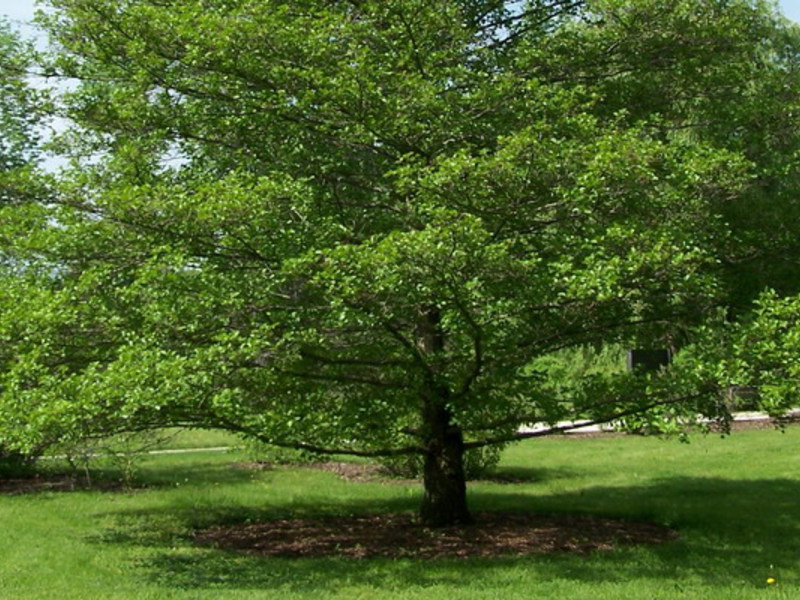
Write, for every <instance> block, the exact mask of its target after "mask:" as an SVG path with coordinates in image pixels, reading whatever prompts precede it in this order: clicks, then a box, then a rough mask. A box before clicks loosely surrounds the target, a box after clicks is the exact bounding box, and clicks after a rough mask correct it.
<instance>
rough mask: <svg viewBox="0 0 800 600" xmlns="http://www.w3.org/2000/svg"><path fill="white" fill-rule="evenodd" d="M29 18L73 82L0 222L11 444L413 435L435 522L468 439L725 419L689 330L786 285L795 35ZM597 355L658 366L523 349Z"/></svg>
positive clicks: (352, 13)
mask: <svg viewBox="0 0 800 600" xmlns="http://www.w3.org/2000/svg"><path fill="white" fill-rule="evenodd" d="M48 4H49V5H50V6H51V7H52V8H53V9H54V10H53V12H52V13H50V15H49V16H48V17H47V18H46V25H47V27H48V28H49V30H50V32H51V34H52V36H53V39H54V44H55V45H54V53H53V55H52V56H51V61H52V62H51V64H50V65H49V67H48V68H50V69H52V70H54V71H55V72H60V73H62V74H63V75H65V76H68V77H70V78H73V79H75V80H77V81H78V82H79V84H78V85H76V87H75V88H74V89H73V90H72V91H70V92H69V93H68V94H65V97H64V98H63V102H64V109H65V110H66V111H67V112H68V114H69V116H70V118H71V119H72V120H73V122H74V123H75V127H74V129H73V130H72V131H71V132H68V133H66V134H65V135H64V136H63V140H62V147H63V148H64V150H65V152H69V153H70V154H71V156H72V158H73V161H74V162H73V168H72V169H69V170H65V171H64V172H63V173H62V174H61V177H60V178H59V181H58V185H57V186H56V187H54V189H53V190H52V193H51V195H50V196H49V197H48V198H47V200H46V201H37V202H29V203H28V205H27V206H25V207H21V208H20V207H17V210H16V211H13V212H10V213H9V214H10V215H12V216H14V217H13V218H9V219H8V223H6V224H5V225H4V226H5V227H6V229H7V230H8V228H11V230H12V231H13V230H14V228H15V227H16V228H17V229H16V231H19V230H20V228H22V227H24V228H25V231H26V233H27V235H25V236H18V235H7V234H4V236H5V239H7V240H8V251H9V252H11V253H14V254H15V256H16V257H17V259H18V260H20V261H24V262H25V264H26V265H27V266H28V267H29V268H28V269H27V270H26V275H25V276H24V277H20V276H18V275H17V276H15V277H12V278H11V280H10V281H8V282H7V284H6V285H4V286H3V287H2V289H1V290H0V340H2V348H3V349H2V356H0V362H1V364H2V367H3V368H2V372H0V406H2V410H0V431H2V432H3V433H2V437H4V438H5V439H7V440H9V441H10V443H13V444H16V445H18V446H19V447H21V448H32V447H35V446H37V445H40V444H46V443H48V441H50V440H52V439H55V438H59V437H61V438H63V437H64V436H70V435H75V436H79V435H100V434H107V433H109V432H113V431H124V430H135V429H137V428H147V427H154V426H163V425H183V426H194V427H222V428H226V429H229V430H231V431H236V432H240V433H242V434H245V435H247V436H250V437H253V438H256V439H259V440H262V441H265V442H268V443H271V444H276V445H281V446H288V447H295V448H306V449H312V450H316V451H318V452H340V453H352V454H360V455H366V456H392V455H400V454H406V453H416V454H419V455H421V456H423V457H424V460H425V491H426V493H425V499H424V501H423V507H422V513H421V514H422V518H423V520H424V521H425V522H426V523H429V524H434V525H437V524H447V523H453V522H464V521H468V520H469V518H470V517H469V512H468V509H467V505H466V497H465V492H464V490H465V484H464V475H463V467H462V458H463V454H464V452H465V451H466V450H469V449H471V448H480V447H482V446H486V445H492V444H502V443H506V442H510V441H513V440H516V439H522V438H525V437H530V436H534V435H540V434H542V433H547V432H553V431H558V430H559V427H558V426H557V425H556V423H558V422H559V421H563V420H569V419H589V420H592V421H595V422H607V421H614V420H617V421H618V420H620V419H624V418H631V417H636V418H641V419H650V418H657V419H660V420H661V421H662V422H667V423H668V422H670V420H673V421H674V420H679V419H680V418H682V417H693V416H694V415H696V414H698V413H702V414H706V415H711V416H718V417H722V418H724V417H725V410H726V409H725V407H724V406H723V405H721V404H720V402H719V401H718V400H719V386H720V385H721V383H720V377H719V373H716V372H711V373H710V372H709V371H713V369H708V368H705V369H704V368H698V363H703V360H706V361H707V355H706V359H703V360H700V359H699V358H697V357H700V356H704V355H703V353H702V352H701V351H693V350H692V347H693V344H694V345H696V343H697V341H698V340H703V341H705V342H706V343H709V342H708V340H710V339H712V338H713V335H712V333H710V332H716V331H719V329H720V327H722V326H723V324H724V323H725V318H724V312H725V311H726V310H727V311H728V313H729V316H730V314H734V313H735V314H737V315H741V314H745V313H747V311H748V310H750V307H752V302H753V299H754V298H755V297H756V296H757V295H758V293H759V292H760V291H761V290H762V289H763V287H764V286H765V285H767V284H769V285H772V286H774V287H782V288H783V289H782V292H783V293H791V292H793V291H794V287H795V284H794V281H792V279H791V277H790V276H789V274H791V273H793V269H794V267H795V265H794V263H793V262H792V261H791V260H790V258H791V257H793V256H795V255H796V249H797V243H798V242H797V240H798V239H800V238H799V237H798V235H797V234H798V231H797V222H798V221H797V216H798V210H799V208H800V204H798V200H797V193H796V192H797V189H798V183H799V182H800V179H798V170H797V169H798V167H797V160H796V158H797V153H798V150H799V149H800V136H798V117H799V116H800V112H798V102H799V100H798V99H800V94H798V92H800V73H798V65H799V64H800V63H798V51H799V50H800V37H798V35H800V32H798V30H797V28H796V27H795V26H792V25H790V24H789V23H788V22H787V21H785V20H784V19H782V18H781V17H780V16H778V15H777V14H776V13H775V12H774V10H773V7H772V5H770V4H768V3H765V2H760V1H750V0H675V1H674V2H662V1H661V0H636V1H633V0H587V1H579V0H578V1H568V0H529V1H525V2H504V1H497V0H447V1H442V2H435V3H434V2H426V1H422V0H392V1H391V2H386V1H385V0H384V1H377V0H358V1H354V0H349V1H344V0H342V1H338V0H326V1H322V0H303V1H299V2H298V1H296V0H293V1H292V2H284V1H278V0H273V1H269V2H264V1H255V0H167V1H165V0H158V1H156V0H128V1H126V2H119V0H92V1H91V2H87V1H85V0H50V1H49V2H48ZM756 275H757V277H756ZM698 331H700V332H702V334H698V333H695V332H698ZM609 343H624V344H628V345H629V346H631V347H634V346H638V347H663V346H670V347H679V346H681V347H684V348H685V349H686V351H685V352H682V353H681V355H682V356H683V358H680V357H679V358H678V360H676V362H675V364H674V365H673V366H671V367H670V368H669V369H665V370H663V371H662V372H660V373H657V374H652V375H649V376H645V377H635V376H633V375H631V374H618V375H613V376H608V377H590V378H586V380H585V381H579V382H576V383H575V385H574V389H573V390H571V394H570V396H569V397H565V396H564V394H562V393H557V391H556V389H555V387H554V386H553V384H552V382H550V381H548V379H547V376H546V373H544V372H543V371H542V370H540V369H538V368H537V366H536V361H537V359H539V358H541V357H544V356H547V355H549V354H551V353H553V352H555V351H558V350H561V349H564V348H577V347H584V346H586V345H595V346H599V345H603V344H609ZM718 347H719V346H718V345H717V346H715V348H718ZM705 366H706V367H707V366H708V365H707V362H706V364H705ZM530 423H543V424H546V425H548V426H549V428H548V427H545V429H544V430H543V431H539V432H534V433H519V432H518V428H519V426H520V425H523V424H530Z"/></svg>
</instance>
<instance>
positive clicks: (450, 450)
mask: <svg viewBox="0 0 800 600" xmlns="http://www.w3.org/2000/svg"><path fill="white" fill-rule="evenodd" d="M420 317H421V318H420V321H419V323H418V330H417V334H418V343H419V348H420V351H421V352H422V353H423V354H424V355H425V356H429V357H435V356H436V355H437V354H439V353H441V352H442V351H443V350H444V347H445V336H444V332H443V331H442V327H441V314H440V312H439V310H438V309H437V308H436V307H428V308H427V309H426V310H424V311H423V312H422V313H421V315H420ZM434 362H435V361H434ZM449 398H450V390H449V389H448V388H447V387H446V386H444V385H442V384H441V383H440V382H438V381H437V373H436V369H435V368H431V371H430V373H429V379H428V381H427V384H426V385H425V388H424V390H423V393H422V406H423V410H422V420H423V431H424V432H425V464H424V468H423V485H424V488H425V490H424V494H423V497H422V506H421V507H420V520H421V521H422V524H423V525H426V526H428V527H446V526H448V525H466V524H467V523H471V522H472V517H471V515H470V514H469V509H468V508H467V480H466V477H465V475H464V436H463V434H462V432H461V428H460V427H458V425H456V424H454V423H453V421H452V414H451V413H450V410H449V409H448V406H447V403H448V400H449Z"/></svg>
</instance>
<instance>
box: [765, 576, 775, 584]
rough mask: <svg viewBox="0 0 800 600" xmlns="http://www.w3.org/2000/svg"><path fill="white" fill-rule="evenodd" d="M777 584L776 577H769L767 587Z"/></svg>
mask: <svg viewBox="0 0 800 600" xmlns="http://www.w3.org/2000/svg"><path fill="white" fill-rule="evenodd" d="M774 583H775V578H774V577H767V585H773V584H774Z"/></svg>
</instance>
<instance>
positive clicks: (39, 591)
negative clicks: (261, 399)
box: [0, 428, 800, 600]
mask: <svg viewBox="0 0 800 600" xmlns="http://www.w3.org/2000/svg"><path fill="white" fill-rule="evenodd" d="M193 445H194V444H193ZM242 457H243V455H242V454H239V453H236V452H233V453H218V452H217V453H213V452H208V453H199V454H189V455H166V456H157V457H151V458H149V459H147V461H146V462H145V463H144V464H143V465H142V467H141V472H140V479H141V481H142V482H143V483H144V484H146V485H147V487H146V488H144V489H139V490H136V491H133V492H129V493H125V492H110V491H101V490H97V491H77V492H55V491H52V492H37V493H31V494H20V495H0V523H2V526H3V532H2V533H3V535H2V538H0V539H1V540H2V541H0V599H2V600H12V599H25V600H28V599H48V600H50V599H52V598H58V599H59V600H67V599H86V598H97V599H115V598H120V599H121V598H130V599H136V600H146V599H158V600H160V599H172V598H175V599H195V598H196V599H203V598H209V599H211V598H213V599H228V598H231V599H232V598H237V599H239V598H243V599H248V598H281V599H284V598H287V599H292V598H314V599H317V598H321V599H325V598H347V599H358V598H381V599H383V598H426V599H427V598H431V599H438V598H447V599H448V600H455V599H462V598H465V599H471V598H474V599H478V598H480V599H487V598H488V599H491V598H503V599H508V598H537V599H541V598H554V599H555V598H559V599H560V598H578V599H582V598H590V599H592V600H604V599H612V598H613V599H615V600H616V599H619V598H642V599H645V598H646V599H662V598H663V599H667V598H669V599H672V598H698V599H699V598H720V599H722V598H725V599H740V598H787V599H788V598H797V597H800V428H794V429H790V430H788V431H787V432H786V433H784V434H781V433H777V432H772V431H748V432H742V433H737V434H735V435H734V436H733V437H732V438H729V439H719V438H718V437H700V436H698V437H695V438H693V439H692V442H691V443H690V444H681V443H678V442H676V441H663V440H659V439H653V438H637V437H614V438H591V439H575V438H554V439H542V440H537V441H531V442H527V443H524V444H521V445H518V446H515V447H512V448H510V449H509V450H508V451H507V452H506V453H505V455H504V458H503V462H502V465H501V470H502V471H503V472H504V474H506V475H513V476H515V477H517V478H519V479H521V480H523V482H522V483H515V484H500V483H488V482H487V483H475V484H472V486H471V494H470V501H471V503H472V507H473V509H474V510H515V511H522V510H524V511H539V512H548V513H554V512H555V513H560V512H567V513H580V514H590V515H602V516H613V517H622V518H626V519H645V520H651V521H654V522H657V523H663V524H668V525H670V526H671V527H673V528H675V529H676V530H677V531H678V533H679V535H680V539H679V540H678V541H677V542H674V543H670V544H668V545H665V546H660V547H640V548H629V549H622V550H617V551H614V552H610V553H596V554H593V555H590V556H588V557H587V556H574V555H565V554H562V555H545V556H541V555H540V556H530V557H508V558H501V559H484V560H468V561H466V560H437V561H416V560H409V559H402V560H387V559H380V560H364V561H358V560H348V559H336V558H328V559H302V560H296V559H295V560H292V559H266V558H254V557H247V556H240V555H236V554H231V553H226V552H222V551H218V550H214V549H210V548H197V547H194V546H193V545H192V543H191V542H190V541H189V539H188V536H187V534H188V533H189V532H190V531H191V530H192V529H193V528H196V527H201V526H206V525H212V524H216V523H229V522H235V521H243V520H248V519H249V520H259V519H266V518H277V517H285V516H304V515H308V516H319V515H341V514H357V513H368V512H379V511H394V512H397V511H412V510H414V508H415V507H416V505H417V503H418V499H419V493H420V491H419V489H418V488H417V487H416V486H407V485H402V484H396V483H392V484H381V483H348V482H345V481H342V480H340V479H338V478H337V477H336V475H334V474H332V473H326V472H315V471H310V470H303V469H296V470H291V469H286V470H284V469H281V470H272V471H249V470H245V469H234V468H231V466H230V465H231V463H233V462H235V461H238V460H242ZM768 577H774V578H775V579H776V580H777V583H776V584H774V585H771V586H768V585H767V584H766V579H767V578H768Z"/></svg>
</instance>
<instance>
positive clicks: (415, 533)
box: [194, 512, 677, 559]
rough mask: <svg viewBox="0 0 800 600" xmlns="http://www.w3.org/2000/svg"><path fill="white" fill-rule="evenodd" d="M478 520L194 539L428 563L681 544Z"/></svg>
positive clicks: (326, 524)
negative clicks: (445, 524)
mask: <svg viewBox="0 0 800 600" xmlns="http://www.w3.org/2000/svg"><path fill="white" fill-rule="evenodd" d="M475 521H476V522H475V524H473V525H466V526H453V527H444V528H441V529H430V528H427V527H423V526H422V525H420V524H419V523H417V522H416V520H415V519H414V517H413V516H412V515H406V514H389V515H375V516H366V517H337V518H329V519H282V520H274V521H265V522H262V523H252V524H241V525H229V526H219V527H212V528H210V529H205V530H201V531H198V532H196V533H195V534H194V539H195V541H196V542H197V543H198V544H200V545H203V546H212V547H216V548H220V549H224V550H233V551H237V552H242V553H245V554H251V555H259V556H279V557H290V558H301V557H302V558H316V557H324V556H339V557H346V558H375V557H382V558H421V559H431V558H489V557H496V556H521V555H527V554H549V553H570V554H589V553H591V552H598V551H599V552H608V551H611V550H614V549H616V548H618V547H621V546H632V545H655V544H663V543H666V542H669V541H672V540H675V539H677V534H676V533H675V532H674V531H673V530H671V529H668V528H666V527H662V526H659V525H655V524H652V523H637V522H629V521H621V520H615V519H602V518H596V517H588V516H569V515H564V516H548V515H528V514H517V513H489V512H485V513H477V514H476V515H475Z"/></svg>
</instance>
